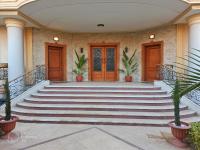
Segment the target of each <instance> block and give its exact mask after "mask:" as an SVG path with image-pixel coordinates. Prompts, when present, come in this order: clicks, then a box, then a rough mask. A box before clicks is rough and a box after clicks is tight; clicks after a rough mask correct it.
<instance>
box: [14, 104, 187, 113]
mask: <svg viewBox="0 0 200 150" xmlns="http://www.w3.org/2000/svg"><path fill="white" fill-rule="evenodd" d="M17 107H19V108H24V109H29V110H78V111H118V112H119V111H122V112H173V109H128V108H126V109H125V108H76V107H72V108H64V107H62V108H58V107H51V108H49V107H32V106H21V105H19V104H17ZM180 110H181V111H182V110H187V107H184V108H180Z"/></svg>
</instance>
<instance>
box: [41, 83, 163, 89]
mask: <svg viewBox="0 0 200 150" xmlns="http://www.w3.org/2000/svg"><path fill="white" fill-rule="evenodd" d="M45 87H53V88H54V87H56V88H57V87H61V88H62V87H64V88H65V87H67V88H68V87H69V88H74V87H75V88H88V87H89V88H93V87H95V88H160V87H157V86H154V85H147V84H145V85H140V86H138V85H137V84H112V83H109V84H104V85H103V84H97V83H95V85H91V84H90V85H83V84H81V83H78V84H74V85H72V84H65V85H61V84H57V85H55V84H53V85H47V86H45Z"/></svg>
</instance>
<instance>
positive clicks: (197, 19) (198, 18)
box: [187, 14, 200, 25]
mask: <svg viewBox="0 0 200 150" xmlns="http://www.w3.org/2000/svg"><path fill="white" fill-rule="evenodd" d="M187 21H188V24H189V25H193V24H197V23H199V24H200V14H195V15H192V16H190V17H188V19H187Z"/></svg>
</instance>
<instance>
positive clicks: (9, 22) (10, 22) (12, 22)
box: [4, 18, 25, 28]
mask: <svg viewBox="0 0 200 150" xmlns="http://www.w3.org/2000/svg"><path fill="white" fill-rule="evenodd" d="M4 22H5V24H6V27H19V28H24V25H25V22H24V21H22V20H19V19H14V18H7V19H5V20H4Z"/></svg>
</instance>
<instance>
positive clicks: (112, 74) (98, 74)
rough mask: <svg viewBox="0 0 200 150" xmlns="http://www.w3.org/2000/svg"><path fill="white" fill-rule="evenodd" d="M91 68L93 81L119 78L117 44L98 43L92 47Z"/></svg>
mask: <svg viewBox="0 0 200 150" xmlns="http://www.w3.org/2000/svg"><path fill="white" fill-rule="evenodd" d="M90 69H91V80H92V81H117V80H118V50H117V45H98V46H97V45H96V46H91V49H90Z"/></svg>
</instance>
